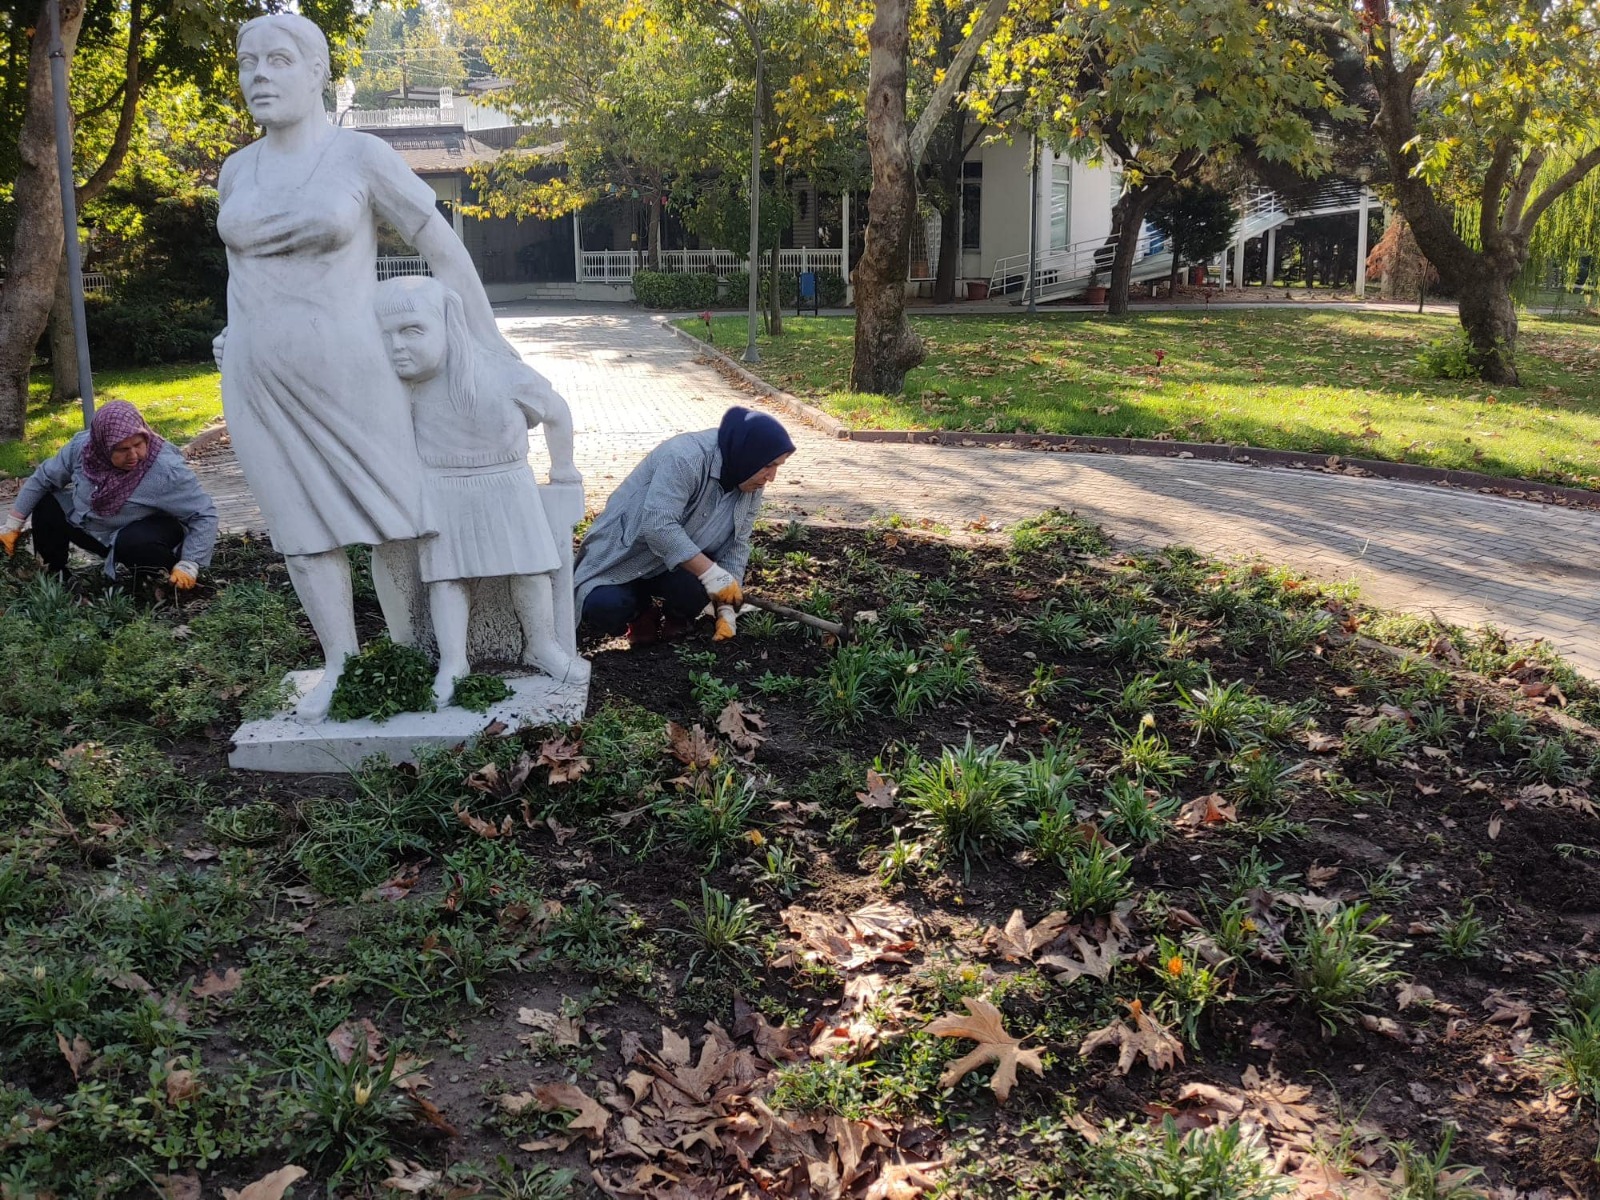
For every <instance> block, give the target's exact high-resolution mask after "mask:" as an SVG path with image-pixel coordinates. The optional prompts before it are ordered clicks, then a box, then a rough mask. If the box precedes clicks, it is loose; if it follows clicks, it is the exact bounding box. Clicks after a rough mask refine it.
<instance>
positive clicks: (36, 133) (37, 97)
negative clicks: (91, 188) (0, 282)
mask: <svg viewBox="0 0 1600 1200" xmlns="http://www.w3.org/2000/svg"><path fill="white" fill-rule="evenodd" d="M36 21H37V24H36V27H35V30H34V34H33V44H32V46H31V48H30V51H29V54H28V100H27V106H26V108H25V109H24V110H23V116H22V128H21V131H20V132H19V134H18V137H17V158H18V160H19V166H18V168H17V181H16V188H15V190H14V192H13V193H12V204H13V208H14V211H15V214H16V223H17V224H16V237H15V239H14V241H13V244H12V247H11V254H10V256H9V257H8V258H7V260H6V264H7V275H6V284H5V288H4V289H3V290H0V441H17V440H20V439H21V438H22V436H23V434H24V430H25V425H26V419H27V412H28V367H29V365H30V364H31V363H32V361H33V349H34V347H35V346H36V345H38V343H39V337H40V335H41V334H43V333H44V329H45V325H46V323H47V322H48V321H49V319H50V306H51V304H52V303H53V302H54V300H55V291H56V273H57V271H58V270H59V269H60V262H61V254H62V237H61V190H60V181H59V178H58V176H57V174H56V135H55V122H54V117H53V115H52V110H51V95H52V90H51V86H50V13H49V8H48V0H46V3H43V4H41V5H40V6H39V14H38V17H37V18H36ZM82 24H83V4H82V2H81V0H63V3H62V5H61V44H62V47H63V49H65V51H66V54H67V60H68V62H69V63H70V62H71V59H72V52H73V50H74V49H75V48H76V46H77V42H78V30H79V28H80V27H81V26H82Z"/></svg>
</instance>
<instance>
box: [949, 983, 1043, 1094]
mask: <svg viewBox="0 0 1600 1200" xmlns="http://www.w3.org/2000/svg"><path fill="white" fill-rule="evenodd" d="M961 1003H963V1004H965V1005H966V1006H967V1012H968V1013H970V1014H971V1015H970V1016H966V1017H963V1016H960V1015H958V1014H955V1013H950V1014H948V1015H946V1016H943V1017H938V1018H936V1019H935V1020H933V1021H930V1022H928V1026H927V1031H928V1032H929V1033H932V1034H937V1035H938V1036H939V1037H959V1038H971V1039H972V1040H973V1041H975V1042H977V1043H978V1045H977V1048H976V1049H974V1050H972V1051H971V1052H970V1053H968V1054H967V1055H966V1057H964V1058H958V1059H957V1060H956V1061H955V1062H953V1063H951V1064H950V1065H949V1067H947V1068H946V1069H945V1072H944V1074H943V1075H941V1076H939V1086H940V1087H946V1088H948V1087H954V1086H955V1085H956V1084H957V1083H958V1082H960V1080H961V1079H962V1078H963V1077H964V1076H965V1075H966V1074H967V1073H968V1072H969V1071H972V1070H975V1069H976V1068H978V1067H981V1066H983V1065H984V1064H985V1063H994V1064H995V1068H994V1076H993V1077H992V1078H991V1079H990V1080H989V1087H990V1089H991V1090H992V1091H993V1092H994V1098H995V1099H996V1100H998V1101H999V1102H1000V1103H1001V1104H1004V1103H1005V1102H1006V1098H1007V1097H1008V1096H1010V1095H1011V1088H1012V1087H1013V1085H1015V1084H1016V1082H1017V1068H1018V1067H1027V1068H1028V1070H1030V1071H1032V1072H1033V1073H1034V1074H1035V1075H1038V1076H1039V1077H1041V1078H1043V1076H1044V1061H1043V1059H1041V1058H1040V1057H1039V1052H1038V1051H1037V1050H1024V1049H1023V1048H1022V1039H1021V1038H1014V1037H1012V1036H1011V1035H1010V1034H1009V1033H1007V1032H1006V1029H1005V1024H1004V1022H1003V1021H1002V1020H1001V1017H1000V1010H999V1009H998V1008H996V1007H995V1006H994V1005H992V1004H990V1003H989V1002H988V1001H987V1000H979V999H978V998H977V997H975V996H963V997H962V998H961Z"/></svg>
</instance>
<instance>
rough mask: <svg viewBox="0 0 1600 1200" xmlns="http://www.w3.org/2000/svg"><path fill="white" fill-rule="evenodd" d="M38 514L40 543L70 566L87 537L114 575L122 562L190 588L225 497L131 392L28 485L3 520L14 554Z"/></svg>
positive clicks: (54, 559)
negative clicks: (74, 549) (212, 490)
mask: <svg viewBox="0 0 1600 1200" xmlns="http://www.w3.org/2000/svg"><path fill="white" fill-rule="evenodd" d="M30 516H31V517H32V518H33V549H34V553H36V554H37V555H38V556H39V557H40V558H41V559H42V560H43V561H44V565H45V566H46V567H48V568H49V569H50V570H52V571H54V572H56V573H57V574H59V575H63V576H64V575H65V574H66V571H67V553H68V549H69V547H70V546H79V547H81V548H83V549H84V550H87V551H89V552H90V553H91V554H95V555H98V556H100V557H102V558H104V559H105V560H106V574H107V575H108V576H111V577H112V578H115V577H116V573H117V564H118V563H121V564H122V565H123V566H125V567H127V568H128V569H129V570H130V571H133V572H136V573H137V572H147V573H159V574H162V575H165V576H166V577H167V578H168V579H169V580H170V581H171V582H172V584H173V586H174V587H177V588H181V589H184V590H187V589H189V588H192V587H194V585H195V583H196V581H197V580H198V579H199V578H200V568H201V567H204V566H206V565H208V564H209V563H210V562H211V548H212V546H213V545H214V544H215V543H216V540H217V509H216V506H215V505H214V504H212V503H211V497H210V496H208V495H206V492H205V489H204V488H202V487H201V486H200V481H199V480H198V479H196V478H195V474H194V472H193V471H191V470H190V469H189V464H188V463H187V462H185V461H184V458H183V453H182V452H181V451H180V450H178V448H177V447H175V446H172V445H170V444H169V443H167V442H166V441H164V440H163V439H162V438H161V435H160V434H158V433H156V431H155V430H153V429H151V428H150V426H149V425H147V424H146V423H145V419H144V417H143V416H142V415H141V414H140V412H139V410H138V409H137V408H135V407H134V406H133V405H131V404H129V403H128V402H127V401H126V400H113V401H111V402H110V403H108V404H105V405H103V406H102V407H101V408H100V410H99V411H98V412H96V413H95V414H94V420H93V421H91V422H90V424H89V428H88V429H86V430H84V431H83V432H82V433H80V434H78V435H77V436H76V437H74V438H73V439H72V440H71V441H70V442H68V443H67V444H66V445H65V446H63V447H62V448H61V452H60V453H59V454H57V455H56V456H55V457H54V458H52V459H50V460H49V461H47V462H44V463H41V464H40V465H39V469H38V470H36V471H35V472H34V473H33V475H32V477H31V478H29V480H28V481H27V482H26V483H25V484H23V485H22V490H21V491H20V492H18V493H17V499H16V501H15V502H14V503H13V504H12V506H11V512H10V514H9V515H8V516H7V518H6V521H5V524H4V526H3V527H0V549H4V550H5V552H6V555H7V557H9V556H10V555H12V554H15V553H16V549H17V538H18V537H19V536H20V535H21V533H22V527H23V525H24V524H25V523H26V522H27V520H28V518H29V517H30Z"/></svg>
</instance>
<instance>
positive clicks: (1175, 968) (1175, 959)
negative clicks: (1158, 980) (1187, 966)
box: [1167, 954, 1183, 975]
mask: <svg viewBox="0 0 1600 1200" xmlns="http://www.w3.org/2000/svg"><path fill="white" fill-rule="evenodd" d="M1167 974H1168V975H1182V974H1183V956H1182V955H1181V954H1174V955H1173V956H1172V957H1171V958H1169V959H1167Z"/></svg>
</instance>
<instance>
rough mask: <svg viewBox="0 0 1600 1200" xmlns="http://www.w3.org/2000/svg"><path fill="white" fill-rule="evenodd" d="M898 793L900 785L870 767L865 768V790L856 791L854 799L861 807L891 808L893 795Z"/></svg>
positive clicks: (893, 799) (893, 801) (893, 803)
mask: <svg viewBox="0 0 1600 1200" xmlns="http://www.w3.org/2000/svg"><path fill="white" fill-rule="evenodd" d="M899 794H900V785H899V784H897V783H896V782H895V781H894V780H892V779H890V778H889V777H888V776H887V775H880V774H878V772H877V771H875V770H873V769H872V768H871V767H868V768H867V790H866V791H864V792H857V793H856V799H857V800H859V801H860V802H861V805H862V807H863V808H893V807H894V805H895V797H896V796H898V795H899Z"/></svg>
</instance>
